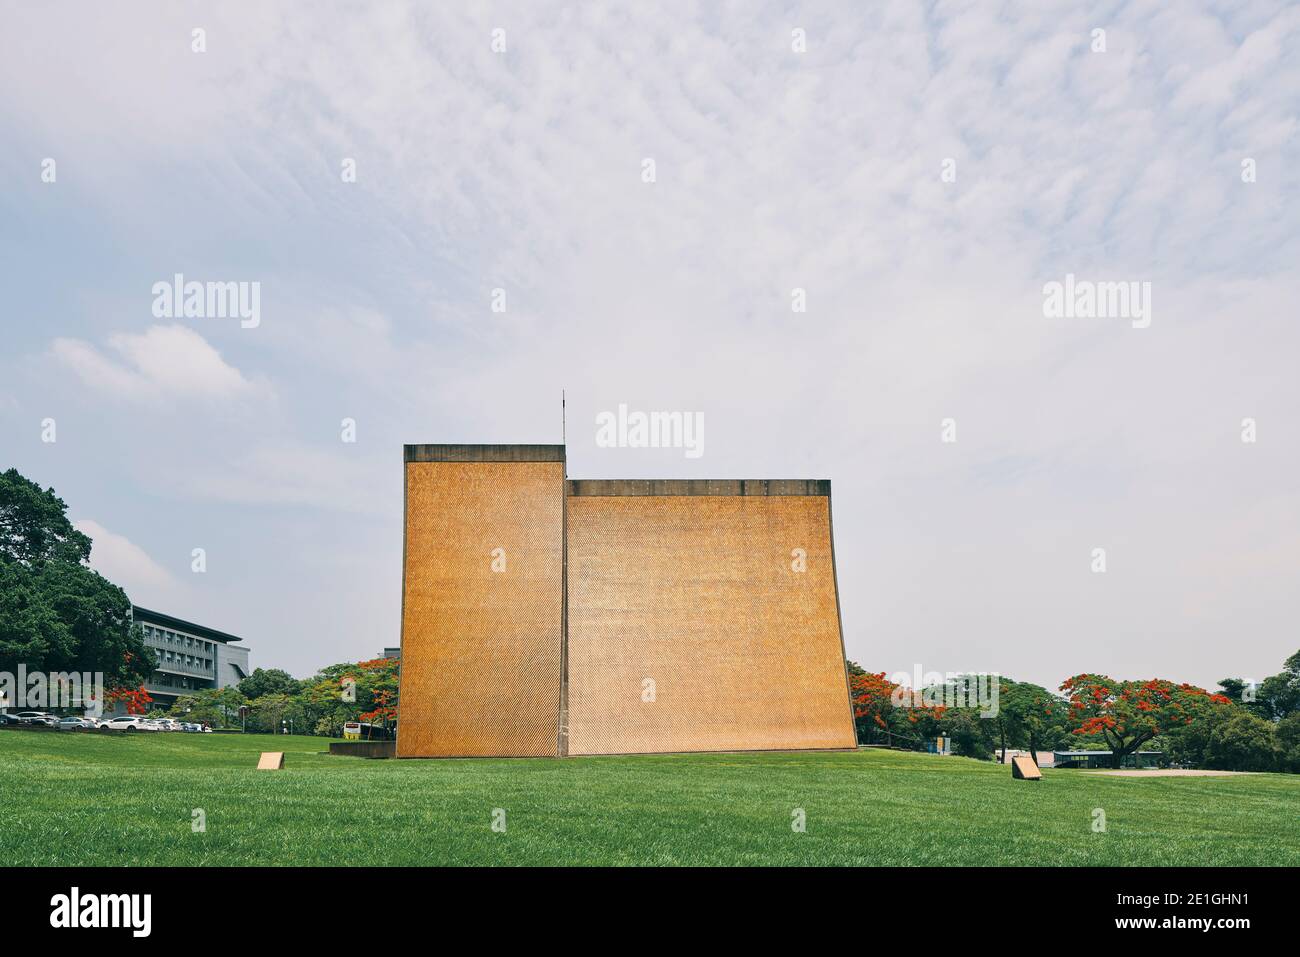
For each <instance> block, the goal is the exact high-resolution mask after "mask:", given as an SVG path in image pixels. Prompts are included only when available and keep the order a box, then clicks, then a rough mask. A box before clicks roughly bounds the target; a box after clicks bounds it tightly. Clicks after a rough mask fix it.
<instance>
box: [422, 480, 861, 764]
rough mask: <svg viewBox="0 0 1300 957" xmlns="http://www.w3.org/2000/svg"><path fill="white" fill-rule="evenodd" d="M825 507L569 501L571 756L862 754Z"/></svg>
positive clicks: (792, 499) (826, 502)
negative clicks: (799, 558) (797, 566)
mask: <svg viewBox="0 0 1300 957" xmlns="http://www.w3.org/2000/svg"><path fill="white" fill-rule="evenodd" d="M829 509H830V499H829V498H828V497H826V496H792V495H781V496H771V497H767V496H763V497H749V496H741V495H720V496H713V495H673V496H649V495H643V496H625V497H620V496H614V497H606V496H591V497H586V496H570V497H569V499H568V582H569V610H568V615H569V627H568V632H569V642H568V647H569V650H568V657H569V691H568V701H569V739H568V741H569V743H568V751H569V754H617V753H638V752H664V751H725V750H766V749H786V748H790V749H798V748H851V747H853V746H854V744H855V739H854V733H853V724H852V718H851V715H850V711H849V705H848V691H847V688H846V684H845V675H844V658H843V648H842V643H841V640H840V633H839V616H838V609H837V605H836V594H835V579H834V569H833V566H832V556H831V539H830V512H829ZM796 548H800V549H803V550H804V551H805V552H806V554H807V559H806V569H807V570H806V571H803V572H797V571H794V570H793V568H792V562H793V561H794V558H793V557H792V554H791V553H792V551H793V550H794V549H796ZM646 679H651V680H653V682H654V684H653V697H654V700H653V701H646V700H644V698H645V697H648V695H647V691H648V690H649V687H648V686H647V685H646ZM403 705H405V702H403Z"/></svg>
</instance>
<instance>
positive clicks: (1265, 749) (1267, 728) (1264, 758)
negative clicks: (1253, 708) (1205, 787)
mask: <svg viewBox="0 0 1300 957" xmlns="http://www.w3.org/2000/svg"><path fill="white" fill-rule="evenodd" d="M1277 759H1278V754H1277V745H1276V743H1275V742H1274V739H1273V725H1272V724H1271V723H1270V722H1268V721H1265V720H1264V719H1263V718H1261V717H1258V716H1257V715H1253V714H1251V713H1250V712H1249V711H1241V710H1239V709H1238V710H1236V711H1235V712H1234V713H1232V714H1231V715H1230V716H1229V717H1228V719H1227V720H1226V721H1222V722H1219V723H1218V724H1217V725H1216V726H1215V728H1214V730H1213V731H1212V732H1211V734H1210V743H1209V747H1208V749H1207V752H1206V760H1205V766H1206V767H1209V768H1216V769H1218V770H1222V771H1272V770H1273V768H1274V767H1276V766H1277Z"/></svg>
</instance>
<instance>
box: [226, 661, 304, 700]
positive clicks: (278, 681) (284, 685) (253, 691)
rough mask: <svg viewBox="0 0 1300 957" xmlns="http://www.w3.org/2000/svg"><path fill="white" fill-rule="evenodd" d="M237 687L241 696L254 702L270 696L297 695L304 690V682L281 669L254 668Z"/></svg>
mask: <svg viewBox="0 0 1300 957" xmlns="http://www.w3.org/2000/svg"><path fill="white" fill-rule="evenodd" d="M237 687H238V688H239V693H240V694H242V695H243V696H244V697H245V698H248V699H249V700H253V699H255V698H260V697H262V696H263V695H268V694H281V695H296V694H297V693H298V692H299V691H301V690H302V682H300V681H295V680H294V678H293V676H292V675H290V674H289V672H287V671H283V670H281V669H280V668H254V669H253V673H252V674H251V675H249V676H248V677H247V678H245V679H244V680H243V681H241V682H240V683H239V684H238V686H237Z"/></svg>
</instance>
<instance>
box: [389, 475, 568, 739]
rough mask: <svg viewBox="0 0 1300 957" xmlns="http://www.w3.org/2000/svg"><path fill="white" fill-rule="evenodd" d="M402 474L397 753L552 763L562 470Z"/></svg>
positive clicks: (556, 722) (557, 669) (556, 705)
mask: <svg viewBox="0 0 1300 957" xmlns="http://www.w3.org/2000/svg"><path fill="white" fill-rule="evenodd" d="M405 468H406V554H405V569H404V576H405V577H404V586H403V587H404V594H403V605H402V686H401V702H400V705H401V714H400V721H399V723H398V740H397V753H398V756H399V757H452V756H484V755H506V756H544V755H551V756H553V755H555V754H556V752H557V732H558V727H559V695H560V640H561V634H560V628H561V621H560V619H561V606H562V600H563V588H562V570H563V540H562V529H563V506H564V464H563V462H560V461H554V462H485V461H474V462H450V461H418V462H417V461H408V462H407V463H406V465H405ZM496 548H501V549H504V554H505V571H502V572H497V571H493V570H492V561H493V556H492V551H493V549H496Z"/></svg>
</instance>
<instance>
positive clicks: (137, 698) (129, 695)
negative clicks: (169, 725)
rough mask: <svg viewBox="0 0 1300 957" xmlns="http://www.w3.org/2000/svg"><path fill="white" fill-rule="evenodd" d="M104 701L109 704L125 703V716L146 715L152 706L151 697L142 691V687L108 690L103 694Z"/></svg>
mask: <svg viewBox="0 0 1300 957" xmlns="http://www.w3.org/2000/svg"><path fill="white" fill-rule="evenodd" d="M104 700H105V701H106V702H107V703H110V704H116V703H117V702H119V701H125V702H126V713H127V714H147V713H148V711H149V705H151V704H153V696H152V695H151V694H149V692H147V691H145V690H144V685H141V686H140V687H138V688H110V689H108V690H107V691H105V692H104Z"/></svg>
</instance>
